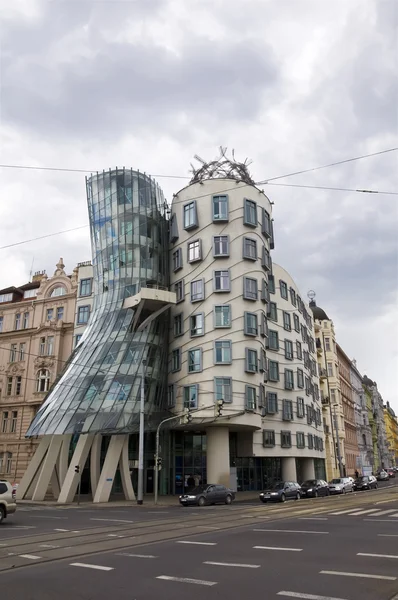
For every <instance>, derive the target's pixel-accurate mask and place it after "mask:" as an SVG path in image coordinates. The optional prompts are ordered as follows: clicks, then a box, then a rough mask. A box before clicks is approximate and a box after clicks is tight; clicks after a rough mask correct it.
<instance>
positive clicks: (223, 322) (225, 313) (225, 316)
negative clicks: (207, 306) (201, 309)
mask: <svg viewBox="0 0 398 600" xmlns="http://www.w3.org/2000/svg"><path fill="white" fill-rule="evenodd" d="M214 327H231V305H230V304H219V305H217V306H215V307H214Z"/></svg>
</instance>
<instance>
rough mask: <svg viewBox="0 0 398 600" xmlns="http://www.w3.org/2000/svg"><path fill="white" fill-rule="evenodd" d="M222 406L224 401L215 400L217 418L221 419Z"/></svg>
mask: <svg viewBox="0 0 398 600" xmlns="http://www.w3.org/2000/svg"><path fill="white" fill-rule="evenodd" d="M223 406H224V400H217V415H216V416H217V417H222V409H223Z"/></svg>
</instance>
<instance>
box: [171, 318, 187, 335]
mask: <svg viewBox="0 0 398 600" xmlns="http://www.w3.org/2000/svg"><path fill="white" fill-rule="evenodd" d="M173 333H174V337H178V336H179V335H182V334H183V333H184V314H183V313H179V314H178V315H175V316H174V319H173Z"/></svg>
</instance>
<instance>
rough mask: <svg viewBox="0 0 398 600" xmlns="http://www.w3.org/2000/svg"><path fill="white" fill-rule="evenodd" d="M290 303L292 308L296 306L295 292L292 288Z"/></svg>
mask: <svg viewBox="0 0 398 600" xmlns="http://www.w3.org/2000/svg"><path fill="white" fill-rule="evenodd" d="M290 302H291V303H292V304H293V306H297V298H296V292H295V291H294V289H293V288H292V287H291V288H290Z"/></svg>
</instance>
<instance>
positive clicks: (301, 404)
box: [297, 398, 305, 419]
mask: <svg viewBox="0 0 398 600" xmlns="http://www.w3.org/2000/svg"><path fill="white" fill-rule="evenodd" d="M304 415H305V409H304V398H297V417H298V418H299V419H302V418H303V417H304Z"/></svg>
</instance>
